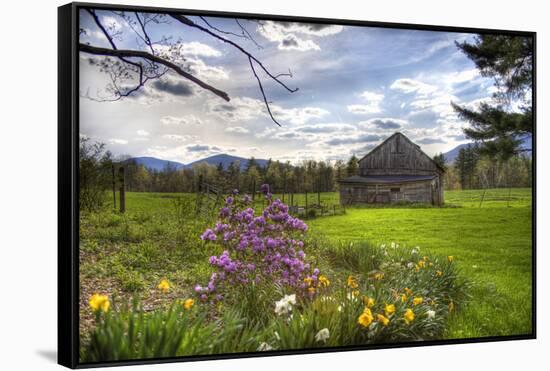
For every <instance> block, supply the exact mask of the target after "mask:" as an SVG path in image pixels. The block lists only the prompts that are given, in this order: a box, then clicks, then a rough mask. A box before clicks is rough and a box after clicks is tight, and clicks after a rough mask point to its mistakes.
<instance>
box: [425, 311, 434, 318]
mask: <svg viewBox="0 0 550 371" xmlns="http://www.w3.org/2000/svg"><path fill="white" fill-rule="evenodd" d="M426 315H427V316H428V319H434V318H435V310H429V311H427V312H426Z"/></svg>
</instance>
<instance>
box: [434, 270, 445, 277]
mask: <svg viewBox="0 0 550 371" xmlns="http://www.w3.org/2000/svg"><path fill="white" fill-rule="evenodd" d="M435 275H436V277H441V276H443V272H441V271H436V272H435Z"/></svg>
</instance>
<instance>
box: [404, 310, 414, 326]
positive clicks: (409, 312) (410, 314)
mask: <svg viewBox="0 0 550 371" xmlns="http://www.w3.org/2000/svg"><path fill="white" fill-rule="evenodd" d="M403 318H404V319H405V322H406V323H407V325H410V324H411V322H412V321H414V312H413V311H412V309H407V310H406V311H405V314H404V315H403Z"/></svg>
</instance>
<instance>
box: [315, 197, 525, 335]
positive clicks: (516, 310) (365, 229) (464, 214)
mask: <svg viewBox="0 0 550 371" xmlns="http://www.w3.org/2000/svg"><path fill="white" fill-rule="evenodd" d="M482 194H483V191H480V190H473V191H447V192H446V193H445V198H446V204H447V205H446V207H444V208H414V209H411V208H405V207H403V208H401V207H398V208H348V209H347V210H346V215H343V216H333V217H325V218H318V219H314V220H311V221H309V226H310V228H311V231H313V232H314V233H320V234H323V235H325V236H326V237H328V238H330V239H334V240H340V241H341V240H369V241H371V242H374V243H386V244H387V243H390V242H395V243H399V244H402V245H403V244H404V245H407V246H410V247H411V248H412V247H414V246H420V247H421V251H429V252H431V253H435V254H443V255H453V256H455V257H456V262H457V264H458V266H459V267H460V269H461V271H462V272H463V274H464V275H465V276H466V277H468V278H469V279H470V280H471V281H472V282H473V284H474V286H473V289H472V292H471V294H472V300H471V304H470V305H469V306H468V307H467V308H466V309H465V310H463V311H461V312H460V313H459V314H458V315H456V316H455V317H454V318H453V319H452V321H451V324H450V329H449V333H448V334H447V336H448V337H449V338H459V337H460V338H461V337H483V336H496V335H511V334H525V333H530V332H531V321H532V319H531V295H532V291H531V270H532V265H531V257H532V243H531V220H532V219H531V217H532V215H531V190H530V189H514V190H512V192H511V194H509V191H508V190H504V189H499V190H488V191H487V192H486V194H485V199H484V201H483V203H482V204H481V207H479V206H480V201H481V197H482Z"/></svg>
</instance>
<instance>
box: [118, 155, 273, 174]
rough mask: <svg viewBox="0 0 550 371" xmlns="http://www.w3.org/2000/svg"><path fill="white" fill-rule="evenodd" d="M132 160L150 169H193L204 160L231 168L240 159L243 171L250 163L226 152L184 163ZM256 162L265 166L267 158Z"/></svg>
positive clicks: (140, 158)
mask: <svg viewBox="0 0 550 371" xmlns="http://www.w3.org/2000/svg"><path fill="white" fill-rule="evenodd" d="M130 161H133V162H135V163H136V164H138V165H143V166H145V167H146V168H148V169H150V170H157V171H162V170H164V169H166V167H168V166H170V167H172V168H174V169H176V170H179V169H191V168H192V167H193V165H196V164H200V163H202V162H206V163H207V164H209V165H213V166H218V165H219V164H220V163H221V164H222V166H223V168H224V169H226V170H227V169H228V168H229V165H231V163H232V162H236V161H239V163H240V166H241V171H244V170H246V167H247V165H248V159H246V158H244V157H238V156H231V155H226V154H220V155H214V156H210V157H206V158H203V159H200V160H197V161H193V162H191V163H189V164H183V163H181V162H176V161H168V160H161V159H159V158H155V157H132V158H129V159H128V160H126V162H130ZM256 162H257V163H258V165H259V166H260V167H265V166H266V165H267V160H262V159H256Z"/></svg>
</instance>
